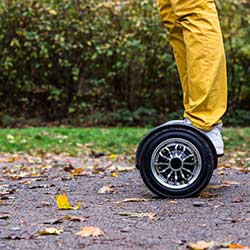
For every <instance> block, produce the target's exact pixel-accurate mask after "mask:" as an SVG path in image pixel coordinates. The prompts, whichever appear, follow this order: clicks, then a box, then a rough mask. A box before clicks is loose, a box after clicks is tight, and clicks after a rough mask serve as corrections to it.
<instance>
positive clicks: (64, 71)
mask: <svg viewBox="0 0 250 250" xmlns="http://www.w3.org/2000/svg"><path fill="white" fill-rule="evenodd" d="M218 9H219V12H220V16H221V20H222V28H223V31H224V37H225V47H226V51H227V55H228V62H229V65H228V66H229V67H228V69H229V72H228V75H229V83H230V84H229V94H230V98H229V101H230V102H229V104H230V107H236V106H237V107H239V108H243V109H249V105H248V99H249V97H250V85H249V82H250V79H249V78H250V74H249V71H250V68H249V65H250V53H249V51H250V49H249V46H250V41H249V40H250V34H249V33H250V25H249V20H250V14H249V13H250V4H249V3H247V2H246V1H234V0H226V1H225V0H224V1H222V0H221V1H218ZM232 20H234V21H233V22H232ZM0 29H1V34H0V51H1V57H0V108H1V113H2V115H3V116H4V115H5V114H8V115H9V116H10V117H20V116H24V117H26V118H37V119H39V120H42V121H54V120H57V121H59V122H61V123H73V122H78V123H85V124H99V125H101V124H104V125H115V124H117V123H119V124H129V125H135V124H145V123H160V122H162V121H165V120H166V119H167V118H168V117H172V116H175V114H179V110H181V108H182V93H181V88H180V84H179V80H178V74H177V72H176V67H175V62H174V58H173V56H172V51H171V48H170V47H169V46H168V40H167V36H166V34H165V33H166V31H165V28H164V27H163V26H162V25H161V24H160V20H159V15H158V13H157V7H156V1H155V0H142V1H136V0H130V1H125V0H124V1H115V0H105V1H99V0H87V1H83V0H43V1H38V0H26V1H23V0H2V1H1V3H0ZM142 107H143V108H142ZM172 113H173V115H170V114H172ZM105 117H106V118H105ZM5 120H6V119H5ZM5 122H6V121H5Z"/></svg>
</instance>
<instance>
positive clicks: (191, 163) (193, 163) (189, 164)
mask: <svg viewBox="0 0 250 250" xmlns="http://www.w3.org/2000/svg"><path fill="white" fill-rule="evenodd" d="M184 165H187V166H193V165H195V162H184Z"/></svg>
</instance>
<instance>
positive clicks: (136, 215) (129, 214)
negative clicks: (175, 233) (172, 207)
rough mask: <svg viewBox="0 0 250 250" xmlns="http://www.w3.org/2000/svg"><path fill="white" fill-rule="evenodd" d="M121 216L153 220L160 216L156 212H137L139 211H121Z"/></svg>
mask: <svg viewBox="0 0 250 250" xmlns="http://www.w3.org/2000/svg"><path fill="white" fill-rule="evenodd" d="M119 215H121V216H127V217H130V218H150V219H152V220H157V219H158V216H157V214H156V213H137V212H121V213H119Z"/></svg>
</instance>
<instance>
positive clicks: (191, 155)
mask: <svg viewBox="0 0 250 250" xmlns="http://www.w3.org/2000/svg"><path fill="white" fill-rule="evenodd" d="M190 157H194V155H193V154H190V155H188V156H187V157H185V158H184V159H183V161H186V160H187V159H189V158H190Z"/></svg>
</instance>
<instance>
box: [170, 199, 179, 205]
mask: <svg viewBox="0 0 250 250" xmlns="http://www.w3.org/2000/svg"><path fill="white" fill-rule="evenodd" d="M168 203H170V204H174V205H175V204H178V202H177V201H176V200H170V201H168Z"/></svg>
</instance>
